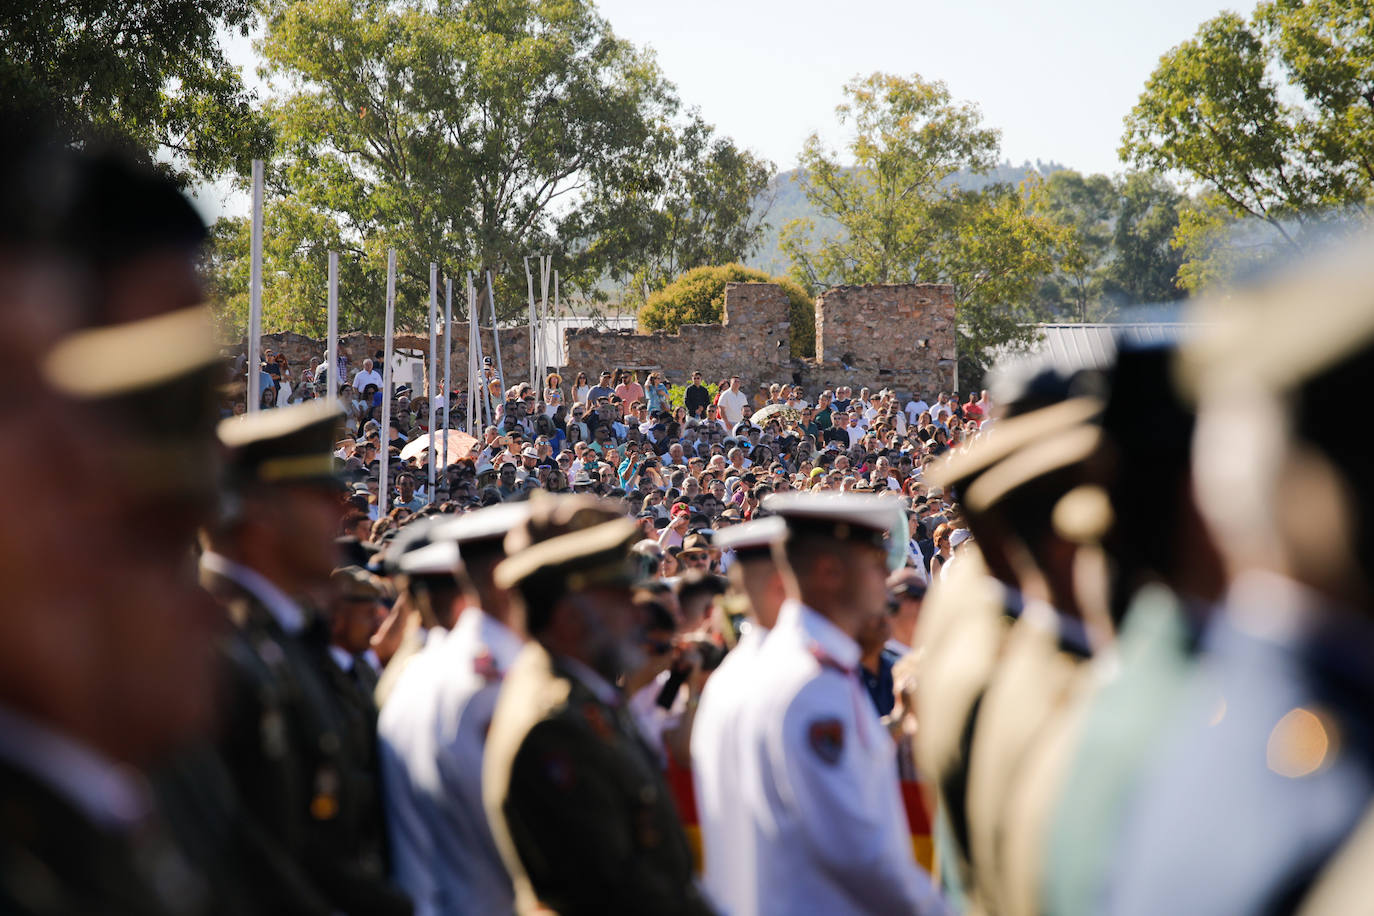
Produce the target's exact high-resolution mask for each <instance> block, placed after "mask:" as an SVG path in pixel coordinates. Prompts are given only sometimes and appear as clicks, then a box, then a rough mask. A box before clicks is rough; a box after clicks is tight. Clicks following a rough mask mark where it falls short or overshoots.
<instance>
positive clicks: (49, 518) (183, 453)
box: [0, 113, 251, 913]
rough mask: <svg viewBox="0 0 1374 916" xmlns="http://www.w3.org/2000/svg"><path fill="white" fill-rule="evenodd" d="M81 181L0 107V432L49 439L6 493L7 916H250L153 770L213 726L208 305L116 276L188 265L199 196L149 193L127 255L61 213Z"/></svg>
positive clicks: (3, 822) (73, 160) (0, 768)
mask: <svg viewBox="0 0 1374 916" xmlns="http://www.w3.org/2000/svg"><path fill="white" fill-rule="evenodd" d="M89 177H90V162H89V160H88V159H87V158H85V157H78V156H74V155H70V154H68V153H67V152H66V151H62V150H58V149H50V148H45V147H43V146H42V145H41V144H37V143H33V144H27V145H26V142H25V135H24V132H23V131H22V130H21V129H16V128H14V127H13V125H12V124H10V123H9V122H8V119H7V118H6V116H5V115H4V114H2V113H0V185H3V186H2V187H0V314H3V315H4V319H5V326H6V337H5V342H6V344H7V358H6V360H5V361H4V366H3V368H0V389H3V390H4V391H5V393H6V398H5V400H4V403H3V405H2V406H0V430H2V431H3V436H4V441H6V442H7V443H21V442H24V441H26V440H27V439H29V438H31V437H32V435H33V431H34V430H42V438H43V454H42V456H41V460H34V457H33V455H32V453H30V452H28V451H26V450H24V449H22V448H18V447H12V448H9V449H5V450H4V456H3V457H0V464H3V462H4V461H12V462H19V463H16V464H14V466H13V467H9V466H6V467H5V470H6V471H8V472H9V473H10V474H11V476H12V477H13V478H14V479H19V478H20V476H21V475H22V479H23V481H24V486H22V487H12V488H10V489H9V491H8V492H7V493H6V495H5V497H3V499H0V501H3V503H4V506H3V511H4V513H5V515H6V517H9V518H14V519H23V520H24V521H23V524H22V525H21V526H19V527H16V528H13V530H12V536H9V537H0V542H2V547H0V557H3V559H0V575H3V578H4V580H5V581H6V583H7V586H8V588H9V589H10V592H11V594H10V601H9V603H8V609H7V611H6V613H4V614H0V809H3V812H4V816H3V818H0V912H5V913H199V912H251V909H246V908H243V907H235V906H233V905H231V904H230V903H229V902H228V901H227V900H224V899H217V897H216V895H218V894H220V893H221V892H224V891H228V892H229V896H230V897H231V898H233V897H236V896H237V895H236V894H235V892H234V891H233V889H232V888H230V887H227V886H223V885H220V884H219V883H217V882H216V881H214V880H213V879H210V878H207V876H205V875H204V874H197V873H196V872H197V871H199V869H198V868H197V866H199V865H201V864H203V862H201V861H196V860H194V858H193V857H191V856H187V855H186V854H185V853H187V852H188V851H189V850H186V849H185V848H178V847H180V844H179V843H175V842H174V841H173V830H172V825H171V824H169V823H168V821H167V819H166V818H165V817H163V814H164V813H165V812H164V811H161V810H159V801H160V799H159V798H158V792H157V789H156V787H155V786H152V785H150V784H149V782H148V781H147V780H146V779H145V778H144V775H143V773H142V772H141V770H143V769H144V768H159V767H162V766H163V765H164V764H165V762H166V761H167V760H168V759H169V757H170V756H172V755H177V754H180V753H181V752H182V749H183V748H185V747H186V746H187V745H188V744H194V743H195V742H196V741H197V740H199V739H201V738H202V737H203V736H204V735H205V734H206V732H207V730H208V727H209V724H210V713H211V710H212V708H213V674H214V664H213V657H214V654H213V648H212V647H213V644H214V637H215V633H216V622H217V620H218V615H217V613H216V612H215V608H214V605H213V603H212V602H209V601H208V598H207V596H205V594H204V592H202V591H201V590H200V589H199V587H198V586H197V585H196V584H195V574H194V563H193V562H192V559H191V555H190V548H191V546H192V544H193V543H194V532H195V529H196V528H198V527H199V526H200V525H201V524H202V523H203V522H204V521H205V520H206V519H207V518H208V517H209V516H210V514H211V513H212V511H213V508H214V502H215V492H214V478H215V468H216V462H217V451H218V444H217V442H216V441H215V438H214V433H213V430H214V421H215V419H217V410H215V405H214V401H213V388H212V385H213V382H214V381H215V379H214V377H213V376H214V365H213V364H214V349H215V348H214V347H213V338H212V335H211V329H210V324H209V316H208V315H207V314H206V313H205V311H204V310H203V309H196V308H187V306H193V305H195V304H196V303H198V302H199V301H200V299H199V295H198V287H197V285H196V284H195V283H194V282H193V283H192V284H190V287H189V295H186V296H182V295H181V293H183V292H185V289H186V288H185V287H179V286H177V284H175V283H165V282H160V281H165V279H166V277H165V276H158V275H157V274H156V273H155V274H154V275H153V276H152V277H151V278H149V277H148V276H147V275H146V274H145V275H142V276H143V279H151V280H152V281H153V282H152V289H146V288H145V290H144V294H145V295H144V297H143V299H142V302H141V303H140V305H141V307H142V308H143V309H145V311H142V312H140V313H138V314H133V313H128V312H126V311H125V310H124V309H123V308H122V307H121V305H120V303H119V301H118V300H119V298H120V295H121V293H123V292H126V291H127V285H122V284H120V283H118V282H114V281H110V280H109V277H108V276H107V275H106V273H105V265H106V264H108V263H110V262H112V261H119V260H120V257H122V256H124V255H128V254H129V253H130V252H131V251H133V250H143V248H144V246H147V245H149V244H150V239H153V238H157V239H163V238H166V237H167V236H168V235H172V236H176V237H177V239H178V246H176V247H178V248H179V249H180V250H179V252H178V253H179V254H180V255H181V257H182V260H185V261H190V262H192V263H193V261H194V258H193V257H190V256H189V255H188V253H189V252H193V251H194V248H195V244H196V242H198V241H199V239H200V238H201V237H203V233H204V227H203V225H201V224H200V223H199V220H197V219H195V218H194V214H193V211H191V212H192V218H191V220H190V221H189V222H190V224H191V225H190V228H189V229H186V224H185V223H183V224H182V225H181V226H179V227H176V228H174V229H172V230H170V231H169V229H168V227H167V226H166V225H165V224H164V223H163V222H162V221H161V220H160V219H159V217H158V215H159V214H165V213H166V209H164V208H167V207H170V208H171V209H173V210H177V208H181V209H180V210H179V211H178V212H179V213H181V214H183V215H184V214H185V212H187V211H188V210H189V205H187V204H186V202H185V200H184V199H182V198H181V197H180V195H178V194H177V193H176V192H175V190H172V189H169V188H167V187H166V186H158V187H156V188H155V189H154V193H153V195H152V197H151V198H150V199H149V201H148V204H149V206H148V209H147V211H146V212H144V213H140V214H139V215H138V216H134V217H129V216H128V214H124V215H123V218H127V219H129V220H130V222H126V223H125V224H124V226H123V229H124V230H125V231H124V232H123V234H122V238H121V240H120V247H119V248H118V250H115V249H114V248H112V247H106V246H89V245H85V244H82V243H81V242H79V241H76V240H74V239H73V238H72V235H71V233H70V231H69V230H70V226H69V225H67V223H68V221H67V220H65V219H64V218H63V217H64V215H65V214H66V213H68V212H69V211H70V209H71V208H72V207H73V206H75V205H76V204H77V203H79V201H80V200H81V199H82V196H81V194H80V193H78V191H77V189H79V188H82V187H83V186H84V185H86V184H87V182H88V179H89ZM140 188H141V189H144V190H146V189H147V183H143V184H141V185H140ZM150 214H151V215H150ZM131 224H132V225H131ZM183 230H185V231H183ZM188 236H189V241H188ZM135 273H137V272H135ZM190 274H191V276H192V277H194V270H193V269H192V270H191V271H190ZM164 313H171V314H164ZM135 318H148V320H146V321H135V320H133V319H135ZM97 325H103V327H94V326H97ZM78 326H86V327H85V329H84V330H74V328H76V327H78ZM130 532H136V533H137V537H131V536H130ZM202 792H203V793H204V794H206V795H213V794H214V788H213V787H212V786H210V785H204V786H203V787H202ZM217 801H218V799H217ZM200 826H201V830H200V835H201V836H209V835H210V834H211V833H212V832H213V828H212V827H211V826H210V825H208V824H201V825H200Z"/></svg>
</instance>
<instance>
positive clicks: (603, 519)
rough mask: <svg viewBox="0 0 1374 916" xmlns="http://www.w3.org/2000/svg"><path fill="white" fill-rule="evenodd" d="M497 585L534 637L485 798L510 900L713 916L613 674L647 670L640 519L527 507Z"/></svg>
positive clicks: (587, 505)
mask: <svg viewBox="0 0 1374 916" xmlns="http://www.w3.org/2000/svg"><path fill="white" fill-rule="evenodd" d="M530 513H531V514H530V519H529V521H528V522H527V523H526V524H525V525H522V526H520V527H519V528H516V529H515V530H514V531H512V532H511V533H510V535H509V536H508V537H507V538H506V542H505V547H506V552H507V553H508V554H509V558H508V559H506V560H505V561H503V562H502V563H501V564H500V565H499V566H497V567H496V583H497V585H499V586H501V587H503V588H509V589H511V590H513V591H515V592H516V593H518V595H519V597H520V605H521V607H522V609H523V612H524V622H525V627H526V629H527V631H528V633H529V636H530V638H531V642H529V643H527V644H526V645H525V648H524V649H522V650H521V651H520V654H519V656H518V657H517V658H516V660H515V663H514V665H512V667H511V669H510V671H509V673H508V674H507V675H506V679H505V683H504V684H503V685H502V687H501V693H500V696H499V697H498V699H497V702H496V711H495V714H494V716H493V718H492V723H491V730H490V732H489V733H488V736H487V746H486V753H485V757H484V760H483V769H482V794H483V797H484V800H485V802H486V811H487V817H488V819H489V820H490V822H491V827H492V834H493V835H494V836H495V838H496V845H497V848H498V849H499V850H500V851H501V857H502V859H504V860H505V863H506V867H507V869H508V870H509V871H510V873H511V877H512V878H513V880H514V885H515V899H516V908H517V910H518V911H519V912H522V913H533V912H536V911H539V910H541V909H546V910H552V911H554V912H557V913H630V912H639V913H706V912H709V908H708V907H707V906H706V904H705V902H704V901H703V900H702V898H701V896H700V894H699V892H698V891H697V889H696V887H695V886H694V885H693V883H692V874H691V869H692V860H691V854H690V852H689V850H688V846H687V838H686V837H685V836H684V835H683V832H682V827H681V825H680V823H679V822H678V818H677V813H676V812H675V810H674V808H673V802H672V798H671V797H670V795H669V793H668V789H667V786H666V785H665V784H664V782H663V777H662V775H661V774H660V773H659V768H658V764H657V761H656V760H655V758H654V755H653V753H652V752H651V751H650V750H649V748H648V747H647V746H645V744H644V743H643V741H642V739H641V738H640V734H639V731H638V728H637V726H636V725H635V723H634V722H633V720H632V719H631V717H630V715H629V712H628V710H627V709H626V708H625V699H624V697H623V696H622V694H621V693H620V691H619V690H618V689H617V688H616V686H615V681H616V679H617V678H618V677H620V676H621V674H622V673H624V672H625V671H631V670H634V669H635V668H637V667H638V666H639V663H640V658H639V653H640V652H641V651H642V650H641V648H640V644H641V637H642V634H641V630H642V624H641V622H640V612H639V610H638V609H637V608H636V606H635V604H634V601H633V593H632V591H631V586H632V585H633V583H634V578H635V572H636V567H637V564H636V563H635V561H634V560H633V559H632V558H631V556H630V546H631V545H632V544H633V543H634V542H635V541H636V540H638V538H639V527H638V526H637V525H636V524H635V523H634V522H633V521H632V520H630V519H628V518H625V517H624V516H623V515H622V514H621V512H620V511H619V508H618V507H617V506H616V505H614V504H611V503H604V502H602V501H601V500H599V499H596V498H594V497H586V496H560V497H550V498H548V499H542V500H535V501H532V502H531V503H530Z"/></svg>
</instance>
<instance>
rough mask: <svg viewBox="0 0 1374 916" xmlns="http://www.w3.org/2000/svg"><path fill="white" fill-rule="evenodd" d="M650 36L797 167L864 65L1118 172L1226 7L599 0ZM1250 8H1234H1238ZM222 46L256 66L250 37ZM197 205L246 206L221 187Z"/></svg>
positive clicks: (689, 81)
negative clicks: (1172, 54)
mask: <svg viewBox="0 0 1374 916" xmlns="http://www.w3.org/2000/svg"><path fill="white" fill-rule="evenodd" d="M598 6H599V7H600V9H601V12H602V14H603V15H604V16H605V17H606V19H607V20H608V21H609V22H610V24H611V27H612V28H613V29H614V30H615V32H616V33H617V34H619V35H620V36H621V37H623V38H626V39H629V40H630V41H632V42H634V43H635V44H636V45H639V46H640V47H650V48H652V49H653V50H654V52H655V53H656V55H657V57H658V61H659V65H660V67H661V68H662V69H663V72H664V73H665V75H666V76H667V77H668V79H669V80H671V81H672V82H673V83H675V84H676V85H677V87H678V91H679V95H680V97H681V98H682V100H683V102H684V103H686V104H687V105H689V106H692V107H695V108H697V109H699V110H700V112H701V114H702V117H704V118H705V119H706V120H707V121H708V122H710V123H712V124H714V125H715V126H716V128H717V129H718V130H719V131H720V132H721V133H723V134H726V135H728V136H731V137H733V138H734V139H735V141H736V142H737V143H738V144H740V145H742V146H744V147H746V148H748V149H751V150H753V151H754V152H755V153H757V154H759V155H762V156H763V157H765V158H767V159H769V160H771V161H772V162H773V163H774V165H776V166H777V167H778V168H779V169H789V168H793V167H795V166H796V164H797V154H798V153H799V152H800V151H801V147H802V143H803V142H804V141H805V139H806V138H807V137H808V136H809V135H810V134H811V133H812V132H815V131H819V132H820V133H821V136H822V137H823V138H825V139H826V140H827V141H828V142H830V143H831V144H832V145H837V144H838V143H840V142H841V141H842V140H843V135H842V134H841V133H840V132H839V130H838V128H837V127H836V125H835V116H834V109H835V106H836V105H837V104H839V103H840V101H841V100H842V98H843V94H842V91H841V90H842V87H843V86H844V84H845V83H846V82H847V81H848V80H850V79H852V78H853V77H855V76H859V75H866V74H869V73H872V72H874V71H876V70H882V71H886V72H889V73H897V74H903V75H910V74H913V73H919V74H920V75H921V76H922V77H924V78H926V79H938V80H943V81H944V82H945V83H946V84H947V85H948V86H949V89H950V92H951V93H952V94H953V96H954V98H955V99H957V100H960V101H969V102H973V103H975V104H976V105H978V107H979V108H980V109H981V110H982V113H983V119H984V123H985V124H986V125H987V126H989V127H995V128H997V129H999V130H1001V132H1002V158H1003V159H1007V160H1010V161H1011V162H1013V163H1016V164H1020V163H1021V162H1024V161H1027V160H1029V161H1031V162H1034V161H1035V160H1037V159H1040V160H1044V161H1046V162H1048V161H1054V162H1058V163H1061V164H1063V165H1066V166H1068V167H1069V168H1073V169H1077V170H1079V171H1081V172H1108V173H1111V172H1117V171H1120V170H1121V169H1122V164H1121V162H1120V161H1119V160H1118V158H1117V154H1116V150H1117V146H1118V144H1119V142H1120V139H1121V132H1122V118H1124V117H1125V115H1126V113H1127V112H1128V111H1130V109H1131V106H1132V105H1133V104H1134V103H1135V100H1136V98H1137V97H1138V96H1139V95H1140V92H1141V90H1142V88H1143V87H1144V85H1145V80H1146V79H1147V78H1148V77H1149V75H1150V73H1151V72H1152V71H1153V70H1154V68H1155V66H1156V64H1157V63H1158V61H1159V57H1160V55H1161V54H1163V53H1165V52H1166V51H1168V50H1169V48H1171V47H1173V46H1174V45H1176V44H1178V43H1180V42H1182V41H1185V40H1186V39H1188V38H1190V37H1191V36H1192V35H1193V33H1194V32H1196V31H1197V27H1198V26H1199V25H1200V24H1201V23H1202V22H1204V21H1205V20H1207V19H1210V18H1211V17H1212V16H1215V15H1216V14H1217V13H1219V12H1221V11H1222V10H1223V9H1226V8H1227V7H1225V6H1222V5H1219V4H1217V3H1215V2H1212V0H1151V2H1148V3H1146V2H1141V0H1115V2H1112V0H1105V2H1104V0H1041V2H1039V3H1025V2H1015V0H964V2H962V3H949V2H944V3H940V2H933V0H839V2H836V0H691V2H688V3H683V2H681V0H676V2H669V0H599V2H598ZM1249 9H1250V8H1249V7H1248V6H1247V7H1242V8H1240V11H1241V12H1244V13H1248V12H1249ZM228 53H229V56H230V58H231V59H232V60H233V61H234V62H235V63H238V64H240V65H243V66H245V70H246V73H245V75H246V76H248V77H249V79H250V81H251V82H256V80H255V79H254V77H253V75H252V70H253V54H252V51H251V49H250V46H249V43H248V42H247V41H246V40H242V39H237V40H234V41H232V42H230V43H229V46H228ZM200 197H201V200H200V202H201V204H202V207H203V209H206V210H207V211H209V212H208V213H207V215H210V216H214V215H218V213H219V212H231V213H242V212H245V211H246V201H245V200H244V198H243V195H241V194H236V193H233V192H230V191H228V190H227V189H226V188H225V187H219V188H209V189H206V190H205V192H204V193H202V194H201V195H200Z"/></svg>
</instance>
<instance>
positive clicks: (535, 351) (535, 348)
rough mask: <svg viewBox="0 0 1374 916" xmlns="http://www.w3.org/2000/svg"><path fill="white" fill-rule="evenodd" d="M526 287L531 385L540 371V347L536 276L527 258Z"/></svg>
mask: <svg viewBox="0 0 1374 916" xmlns="http://www.w3.org/2000/svg"><path fill="white" fill-rule="evenodd" d="M525 286H526V287H527V288H528V290H529V309H528V311H529V322H530V385H531V386H533V385H535V384H536V382H535V375H534V374H535V373H536V372H538V371H539V367H538V360H539V345H538V344H537V343H536V342H535V337H534V274H532V273H530V259H529V257H528V256H527V257H526V258H525Z"/></svg>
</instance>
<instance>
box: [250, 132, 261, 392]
mask: <svg viewBox="0 0 1374 916" xmlns="http://www.w3.org/2000/svg"><path fill="white" fill-rule="evenodd" d="M251 245H252V247H251V249H250V250H249V263H250V267H249V274H248V405H247V406H248V412H249V413H252V412H253V411H256V410H261V409H262V369H261V365H262V160H261V159H254V160H253V231H252V241H251Z"/></svg>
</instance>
